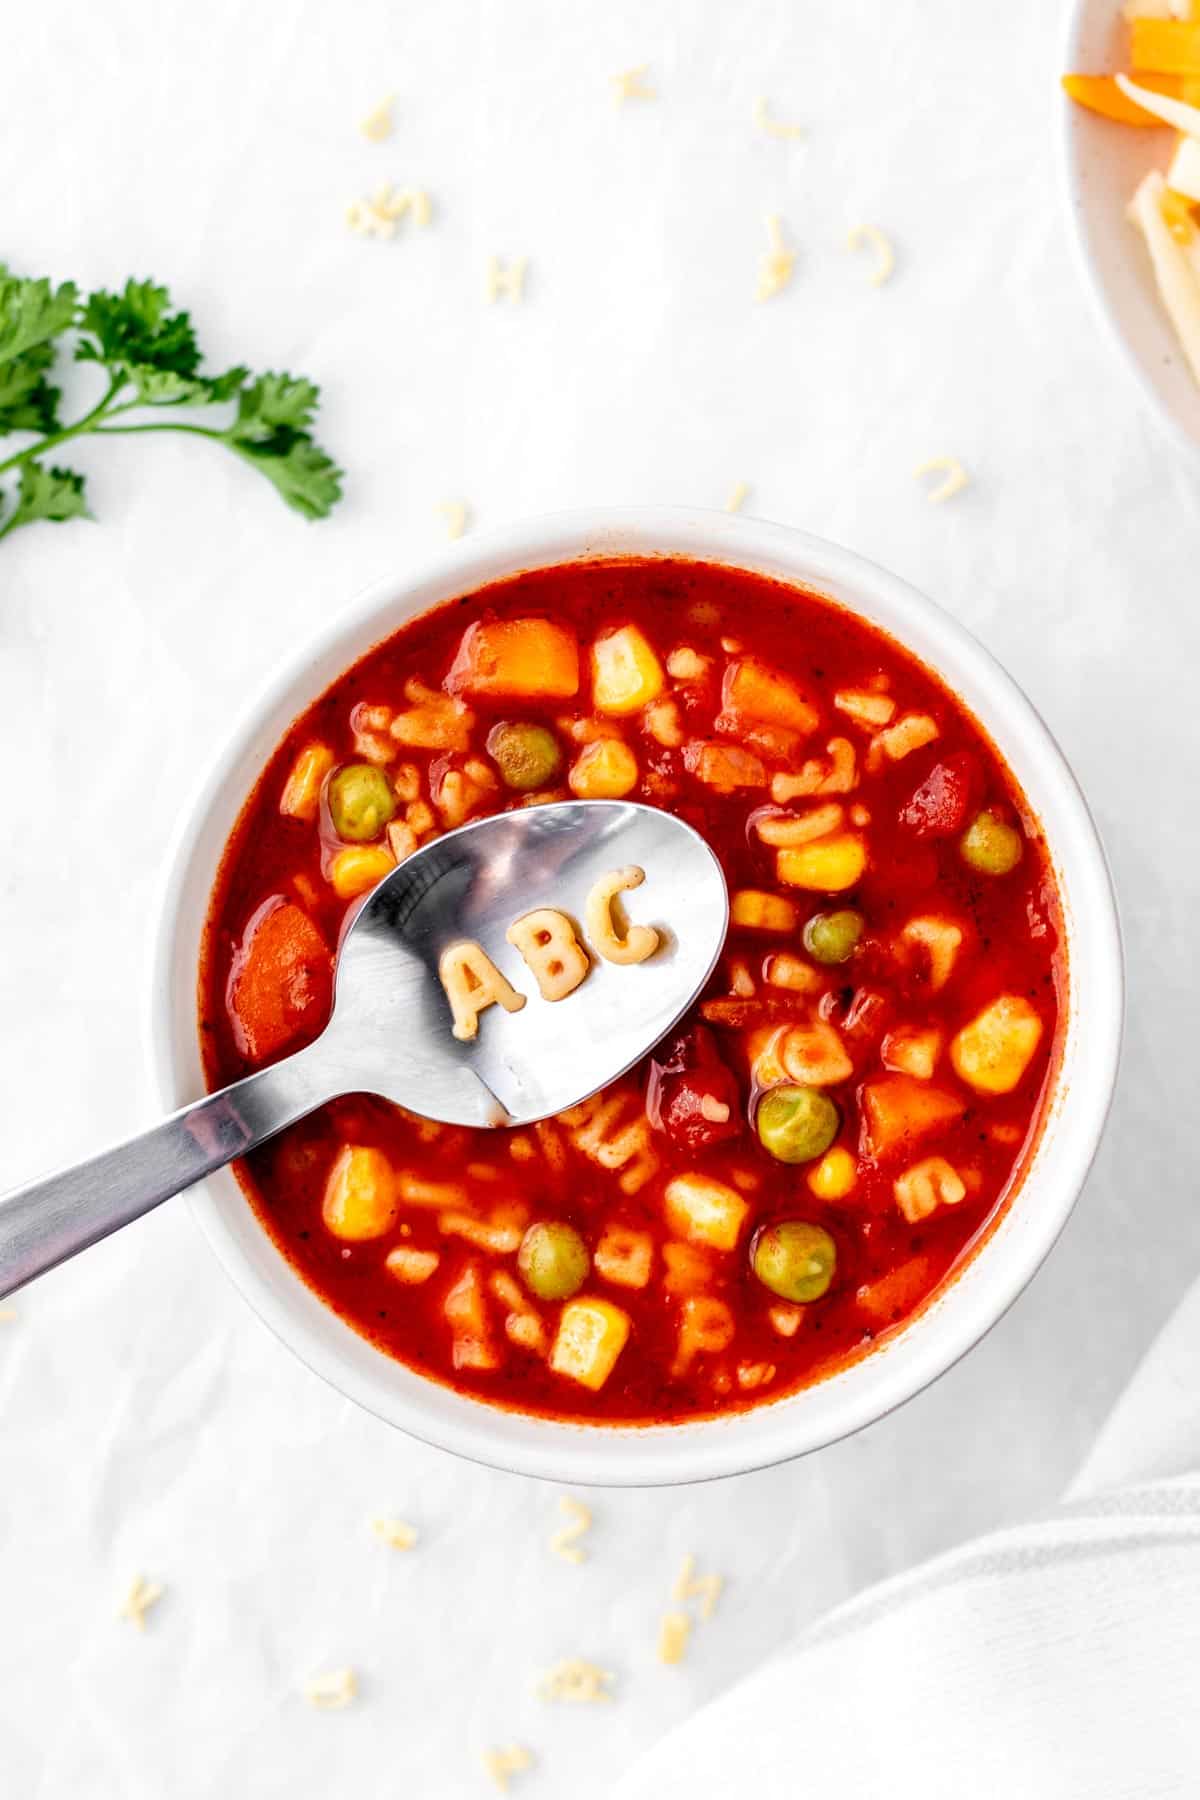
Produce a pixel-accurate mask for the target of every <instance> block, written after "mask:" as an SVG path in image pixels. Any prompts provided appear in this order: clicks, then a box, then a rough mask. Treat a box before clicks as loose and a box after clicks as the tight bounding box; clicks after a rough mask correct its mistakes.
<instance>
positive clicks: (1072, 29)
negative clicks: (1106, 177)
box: [1054, 0, 1200, 462]
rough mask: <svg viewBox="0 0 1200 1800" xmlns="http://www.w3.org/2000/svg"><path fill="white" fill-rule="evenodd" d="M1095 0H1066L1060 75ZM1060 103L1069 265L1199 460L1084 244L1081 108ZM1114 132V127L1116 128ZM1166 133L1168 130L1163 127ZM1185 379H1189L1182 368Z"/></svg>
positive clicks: (1157, 406) (1120, 353)
mask: <svg viewBox="0 0 1200 1800" xmlns="http://www.w3.org/2000/svg"><path fill="white" fill-rule="evenodd" d="M1099 3H1103V4H1105V5H1109V6H1110V7H1111V10H1112V13H1113V20H1114V23H1116V22H1117V20H1118V18H1119V16H1120V0H1099ZM1097 4H1098V0H1068V4H1067V5H1066V6H1065V7H1064V9H1063V14H1062V25H1061V30H1060V33H1059V37H1058V67H1059V70H1060V71H1062V72H1065V71H1068V70H1070V69H1073V68H1074V67H1075V65H1076V63H1077V61H1078V58H1077V56H1076V54H1075V52H1076V48H1077V45H1078V42H1079V39H1080V37H1081V36H1082V34H1083V31H1084V29H1085V26H1086V24H1087V22H1088V20H1089V18H1090V16H1091V14H1092V13H1093V12H1094V10H1095V8H1096V5H1097ZM1056 85H1057V92H1058V103H1057V112H1056V118H1055V133H1054V136H1055V145H1056V150H1057V155H1056V158H1055V163H1056V174H1057V186H1058V193H1059V201H1060V204H1061V206H1062V209H1063V211H1064V213H1065V214H1066V216H1067V220H1068V224H1069V233H1070V241H1071V254H1072V261H1073V262H1074V264H1075V267H1076V270H1077V272H1078V274H1079V275H1080V277H1081V279H1082V283H1083V287H1084V289H1085V291H1086V293H1087V296H1088V301H1089V305H1090V308H1091V313H1092V317H1093V318H1094V319H1095V320H1096V321H1097V322H1098V323H1099V326H1100V331H1101V335H1102V336H1103V337H1104V338H1105V339H1106V340H1107V342H1108V343H1109V345H1110V347H1111V348H1112V349H1113V350H1114V351H1115V352H1116V355H1117V358H1118V360H1119V361H1120V363H1121V364H1122V366H1123V367H1124V368H1125V370H1126V372H1127V374H1128V375H1130V376H1131V377H1132V379H1133V381H1134V384H1135V385H1136V387H1137V388H1138V390H1139V392H1140V393H1141V395H1142V397H1143V399H1144V400H1145V401H1146V404H1147V406H1148V407H1149V409H1150V411H1151V412H1152V413H1153V414H1154V417H1155V418H1156V420H1157V421H1158V424H1159V425H1160V427H1161V428H1162V429H1163V430H1164V431H1165V432H1166V434H1167V436H1168V437H1169V438H1170V439H1171V440H1172V442H1173V443H1174V444H1175V446H1176V447H1177V448H1178V449H1181V450H1183V451H1184V452H1185V453H1186V454H1187V455H1188V456H1189V457H1191V458H1193V459H1195V460H1196V461H1198V462H1200V436H1198V435H1197V434H1196V433H1194V432H1192V431H1191V430H1189V429H1188V427H1187V426H1186V425H1184V424H1182V423H1181V421H1180V420H1179V419H1177V418H1176V416H1175V414H1174V412H1173V411H1172V410H1171V407H1170V406H1169V405H1168V403H1167V401H1166V399H1165V398H1164V396H1163V394H1162V393H1161V392H1160V391H1159V388H1158V385H1157V383H1156V382H1155V381H1154V380H1152V378H1151V376H1150V374H1149V371H1148V369H1147V367H1146V362H1145V360H1144V359H1143V357H1142V356H1141V355H1140V353H1139V352H1138V351H1137V350H1136V349H1135V348H1134V345H1133V342H1132V339H1131V337H1130V334H1129V332H1128V331H1127V330H1126V329H1125V326H1124V325H1123V323H1122V321H1121V318H1120V316H1119V314H1118V311H1117V306H1116V301H1115V299H1114V298H1113V296H1112V294H1111V292H1110V290H1109V285H1108V283H1107V282H1106V281H1105V280H1104V279H1103V277H1102V276H1101V273H1100V268H1099V263H1098V259H1097V258H1096V257H1095V255H1094V254H1093V252H1092V247H1091V244H1090V242H1089V240H1088V231H1087V224H1086V208H1085V206H1084V204H1083V200H1082V197H1081V195H1082V188H1083V186H1084V183H1083V181H1082V179H1081V174H1080V169H1079V159H1078V155H1077V145H1078V142H1079V136H1080V132H1081V131H1082V129H1083V125H1082V123H1081V121H1080V119H1079V117H1078V115H1079V113H1080V111H1081V109H1080V108H1079V107H1078V106H1077V105H1076V103H1075V102H1074V101H1073V100H1072V99H1071V97H1070V96H1069V94H1067V93H1066V91H1065V90H1064V89H1063V87H1062V83H1061V81H1059V82H1058V83H1057V84H1056ZM1114 129H1115V127H1114ZM1163 129H1164V130H1169V129H1170V127H1169V126H1164V127H1163ZM1130 236H1131V253H1134V254H1136V250H1137V243H1136V240H1134V239H1133V235H1132V232H1131V234H1130ZM1155 303H1156V305H1158V306H1159V307H1160V308H1161V304H1162V303H1161V301H1159V300H1158V298H1157V296H1156V297H1155ZM1164 324H1165V326H1166V329H1167V330H1168V331H1169V330H1171V326H1170V322H1169V320H1165V319H1164ZM1182 354H1183V353H1182V350H1181V351H1180V352H1179V356H1180V367H1181V368H1183V367H1184V365H1183V362H1182ZM1183 379H1184V380H1187V379H1188V375H1187V371H1186V368H1184V374H1183Z"/></svg>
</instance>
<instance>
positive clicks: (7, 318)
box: [0, 263, 78, 363]
mask: <svg viewBox="0 0 1200 1800" xmlns="http://www.w3.org/2000/svg"><path fill="white" fill-rule="evenodd" d="M77 299H78V289H77V288H76V286H75V283H74V282H73V281H64V282H63V284H62V286H61V287H57V288H54V287H51V285H50V283H49V282H48V281H46V280H40V281H30V280H27V279H24V278H23V277H21V276H19V275H12V274H10V273H9V271H8V269H7V268H5V266H4V264H3V263H0V363H8V362H12V361H14V360H15V358H17V357H18V356H24V355H25V354H26V353H27V352H28V351H30V350H32V349H33V348H34V347H35V346H36V345H39V344H48V343H49V342H50V340H51V339H52V338H56V337H57V336H58V335H59V333H60V332H62V331H65V330H66V329H67V327H68V326H69V325H71V324H73V323H74V320H75V306H76V301H77Z"/></svg>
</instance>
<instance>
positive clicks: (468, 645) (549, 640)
mask: <svg viewBox="0 0 1200 1800" xmlns="http://www.w3.org/2000/svg"><path fill="white" fill-rule="evenodd" d="M446 690H447V692H448V693H451V694H463V693H466V694H494V695H496V696H497V697H499V698H504V699H521V698H525V699H534V698H537V697H539V696H542V697H545V698H546V699H553V700H569V699H570V698H571V697H572V695H574V694H577V693H578V692H579V644H578V641H577V640H576V637H575V633H574V632H573V631H572V630H570V628H569V627H568V626H566V625H556V624H555V623H554V621H553V620H552V619H484V620H481V621H480V622H479V623H478V624H477V625H471V626H469V627H468V628H467V630H466V631H465V632H464V633H463V638H462V642H461V643H460V644H459V646H458V653H457V655H456V656H455V658H454V662H453V664H452V666H451V669H450V673H449V674H448V675H447V677H446Z"/></svg>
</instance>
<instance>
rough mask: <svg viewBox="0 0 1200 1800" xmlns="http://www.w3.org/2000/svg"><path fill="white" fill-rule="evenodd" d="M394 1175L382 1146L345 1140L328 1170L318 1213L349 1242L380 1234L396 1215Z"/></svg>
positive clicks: (331, 1228) (380, 1235)
mask: <svg viewBox="0 0 1200 1800" xmlns="http://www.w3.org/2000/svg"><path fill="white" fill-rule="evenodd" d="M396 1210H397V1201H396V1178H395V1176H394V1174H393V1173H392V1165H391V1164H390V1163H389V1161H388V1159H387V1157H386V1156H385V1155H384V1154H383V1151H382V1150H372V1149H369V1148H366V1147H364V1146H362V1145H359V1144H347V1145H346V1147H345V1148H344V1149H343V1150H341V1151H340V1152H339V1154H338V1156H337V1158H336V1160H335V1162H334V1165H333V1167H332V1168H331V1169H330V1171H329V1176H328V1179H327V1181H326V1183H325V1197H324V1199H323V1200H322V1202H321V1217H322V1219H324V1221H325V1224H326V1226H327V1228H328V1229H329V1230H330V1231H331V1232H332V1233H333V1235H334V1237H339V1238H344V1239H346V1241H347V1242H348V1243H352V1244H356V1243H361V1242H362V1241H363V1240H364V1239H366V1238H375V1237H382V1236H383V1233H384V1232H385V1231H387V1230H388V1228H389V1227H390V1226H391V1224H392V1222H393V1221H394V1219H395V1217H396Z"/></svg>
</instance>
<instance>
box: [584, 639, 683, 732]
mask: <svg viewBox="0 0 1200 1800" xmlns="http://www.w3.org/2000/svg"><path fill="white" fill-rule="evenodd" d="M665 684H666V677H665V676H664V674H663V668H662V664H661V663H660V662H659V660H658V657H657V656H656V655H655V654H654V651H653V650H652V649H651V647H650V645H649V644H648V643H647V641H646V639H645V638H644V637H643V636H642V633H641V632H640V631H639V630H638V628H637V626H636V625H624V626H622V627H621V629H620V630H619V631H610V632H609V633H608V635H607V636H606V637H602V638H597V640H596V642H595V643H594V644H593V645H592V704H593V706H595V708H596V709H597V711H598V712H604V713H633V712H640V711H641V709H642V707H643V706H649V704H650V702H651V701H652V700H657V699H658V696H659V695H660V694H661V693H662V691H663V688H664V686H665Z"/></svg>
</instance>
